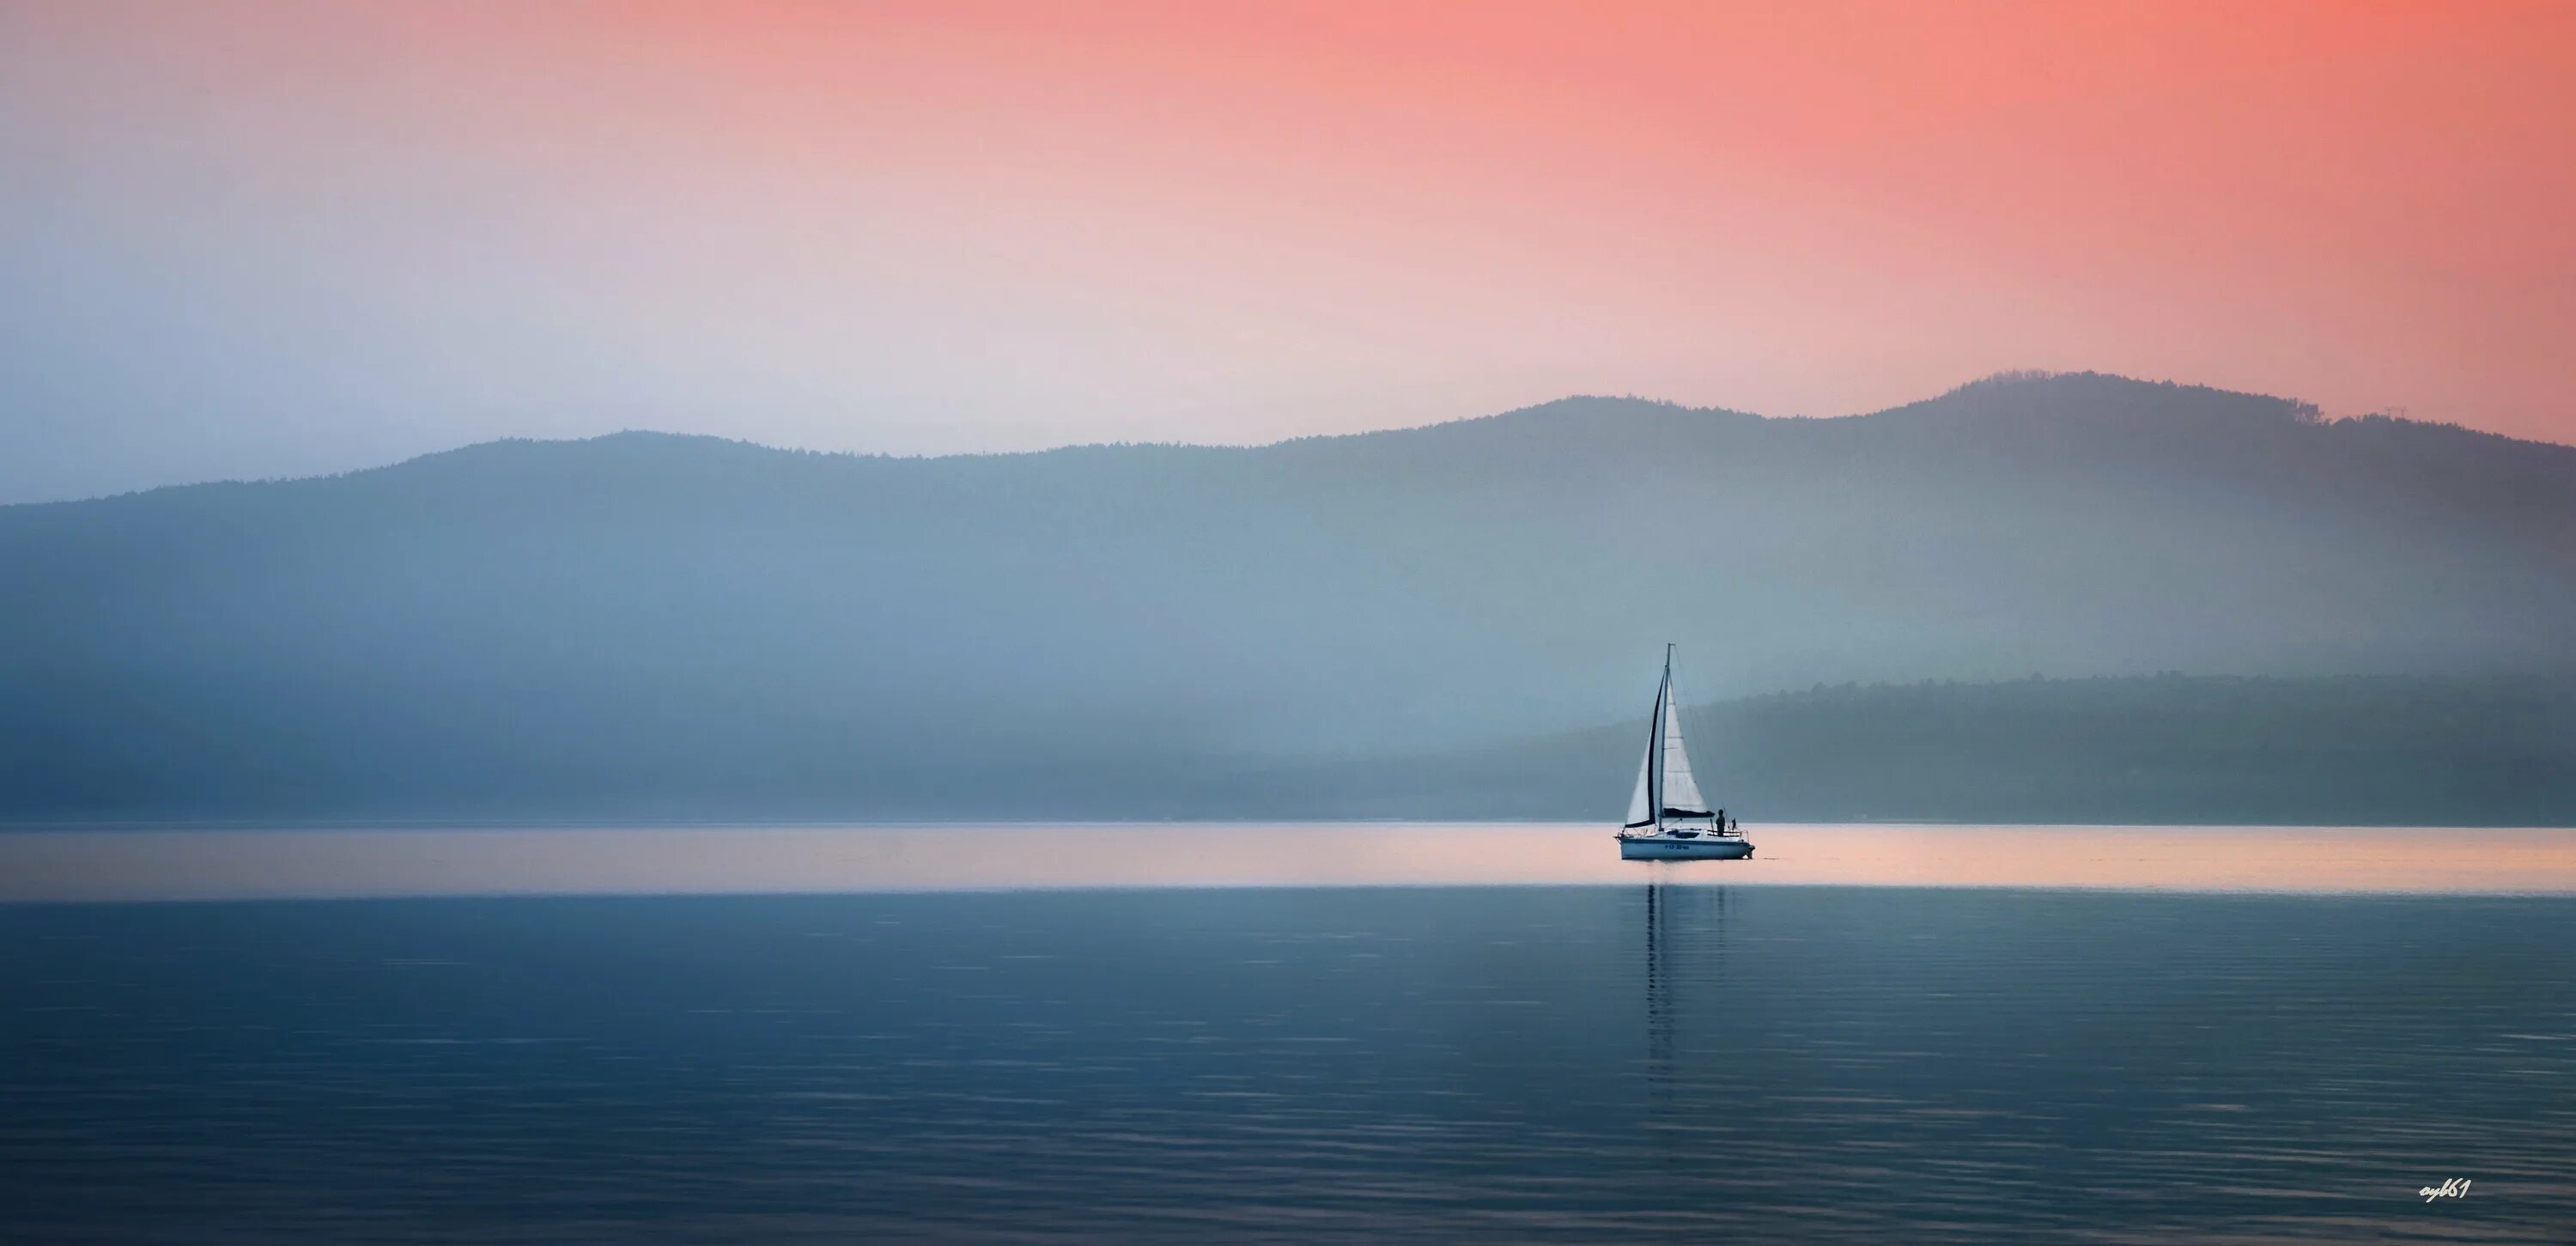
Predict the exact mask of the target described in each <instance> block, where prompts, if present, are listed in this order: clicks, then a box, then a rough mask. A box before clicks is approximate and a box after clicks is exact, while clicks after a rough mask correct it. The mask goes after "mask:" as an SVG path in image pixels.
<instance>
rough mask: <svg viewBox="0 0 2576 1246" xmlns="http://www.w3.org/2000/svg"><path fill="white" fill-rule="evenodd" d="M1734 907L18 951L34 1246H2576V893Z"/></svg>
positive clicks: (0, 1159) (2022, 893)
mask: <svg viewBox="0 0 2576 1246" xmlns="http://www.w3.org/2000/svg"><path fill="white" fill-rule="evenodd" d="M1821 833H1822V832H1819V834H1821ZM1854 833H1855V834H1859V833H1861V832H1854ZM1871 833H1876V832H1871ZM1921 833H1931V832H1921ZM1943 833H1948V832H1943ZM478 834H494V833H488V832H483V833H478ZM2227 834H2248V833H2245V832H2228V833H2227ZM0 838H8V837H0ZM1585 838H1586V841H1587V842H1589V841H1591V840H1594V839H1597V838H1598V837H1597V836H1586V837H1585ZM1756 838H1757V841H1759V840H1760V836H1757V837H1756ZM1787 838H1788V839H1794V837H1787ZM207 842H211V841H207ZM304 842H314V843H321V842H330V841H329V840H327V838H326V839H315V840H307V841H304ZM1784 842H1787V840H1786V839H1784ZM1594 846H1595V847H1597V848H1599V849H1601V850H1605V851H1606V850H1607V849H1608V847H1609V845H1608V844H1607V842H1606V840H1605V841H1600V842H1599V843H1597V844H1595V845H1594ZM2529 848H2530V846H2529V845H2523V846H2522V847H2519V848H2516V849H2514V851H2516V852H2521V851H2526V850H2528V849H2529ZM1765 851H1766V852H1768V851H1769V845H1768V844H1766V845H1765ZM2105 851H2106V852H2109V853H2111V854H2112V855H2117V853H2118V852H2119V851H2122V850H2118V849H2106V850H2105ZM22 860H23V858H22ZM1760 863H1761V862H1760V860H1759V859H1757V861H1756V862H1755V863H1754V864H1760ZM451 864H454V863H453V862H452V861H451ZM1726 865H1727V863H1715V862H1712V863H1699V864H1696V865H1692V866H1687V867H1683V868H1681V869H1675V868H1671V867H1656V866H1644V865H1638V866H1631V867H1629V870H1628V871H1626V872H1624V873H1622V874H1619V875H1616V876H1617V877H1622V878H1624V879H1625V881H1624V882H1621V883H1618V884H1591V885H1577V886H1511V887H1486V886H1443V887H1408V886H1369V887H1323V888H1317V887H1295V886H1275V887H1266V888H1253V889H1242V888H1218V887H1205V886H1170V887H1159V888H1149V889H1138V890H1090V891H1078V890H1077V891H972V892H946V893H921V892H911V893H899V892H880V893H876V894H848V895H746V894H734V895H699V896H639V895H587V896H580V895H574V896H554V897H543V898H540V897H492V896H482V897H448V898H398V899H388V898H369V899H354V900H352V899H343V900H324V901H314V900H293V901H286V900H257V901H244V900H224V901H215V902H203V903H184V904H173V903H125V902H102V903H30V904H18V905H9V906H0V1011H5V1015H6V1016H7V1017H8V1022H7V1024H6V1025H5V1026H0V1239H5V1240H9V1241H13V1242H15V1241H28V1242H52V1241H66V1242H69V1241H167V1242H209V1241H215V1242H222V1241H239V1242H254V1241H256V1242H272V1241H315V1242H323V1241H329V1242H341V1241H441V1242H444V1241H468V1242H528V1243H538V1242H688V1243H696V1242H706V1243H716V1242H792V1243H804V1242H815V1243H822V1242H850V1243H868V1242H905V1241H1015V1242H1016V1241H1025V1242H1041V1241H1048V1242H1052V1241H1072V1240H1107V1241H1167V1242H1204V1241H1211V1240H1262V1241H1277V1242H1305V1241H1316V1240H1353V1241H1359V1240H1368V1241H1379V1240H1417V1241H1443V1242H1446V1241H1462V1240H1491V1241H1520V1240H1532V1241H1566V1242H1576V1241H1582V1242H1593V1241H1632V1240H1645V1241H1677V1242H1678V1241H1691V1242H1705V1241H1750V1242H1773V1241H1826V1242H1961V1243H1972V1242H1973V1243H1994V1242H2063V1241H2093V1242H2157V1243H2163V1242H2173V1243H2181V1242H2264V1241H2333V1242H2347V1241H2426V1242H2433V1241H2441V1242H2464V1241H2465V1242H2479V1241H2514V1242H2566V1241H2570V1240H2576V1175H2571V1174H2576V992H2571V990H2570V987H2569V985H2568V984H2569V982H2570V980H2571V977H2576V899H2571V898H2565V897H2556V896H2504V895H2483V896H2481V895H2444V894H2414V895H2366V894H2337V895H2282V894H2251V893H2246V894H2206V893H2193V892H2190V891H2183V890H2166V891H2159V890H2098V889H2097V890H2076V889H2037V890H2034V889H2017V888H2011V887H1910V886H1840V885H1814V886H1795V887H1783V886H1769V885H1763V883H1762V882H1761V881H1739V880H1741V879H1744V878H1747V877H1752V876H1749V875H1731V874H1728V873H1725V872H1723V871H1724V869H1725V866H1726ZM335 868H337V867H335ZM994 868H1001V867H999V866H996V867H994ZM2051 868H2056V867H2051ZM725 877H728V878H736V879H737V881H738V880H739V876H733V875H727V876H725ZM1676 880H1687V881H1692V882H1696V883H1699V884H1701V885H1689V886H1683V885H1674V883H1675V881H1676ZM93 881H94V880H93ZM447 881H448V882H453V881H455V880H454V879H453V878H450V879H448V880H447ZM487 881H488V880H487ZM625 881H626V882H628V883H631V882H633V881H635V880H634V879H631V878H629V879H626V880H625ZM1274 881H1275V880H1274ZM1370 881H1377V880H1374V879H1372V880H1370ZM1772 881H1779V880H1777V879H1774V880H1772ZM11 885H12V886H13V887H17V888H19V889H21V890H22V891H23V890H25V889H26V886H27V885H26V884H25V882H24V880H23V879H19V880H16V881H13V882H12V884H11ZM47 885H48V886H56V887H59V886H61V885H62V883H61V879H60V878H59V877H57V878H55V879H54V881H53V882H51V883H48V884H47ZM408 885H412V886H414V887H416V888H424V889H425V888H426V884H425V883H424V882H423V881H422V879H421V878H420V877H417V876H415V877H413V878H412V879H411V881H410V883H409V884H408ZM442 885H443V884H442ZM735 889H737V890H739V889H744V888H735ZM755 889H757V888H755ZM2289 889H2290V888H2286V887H2279V886H2275V887H2274V888H2272V890H2289ZM2534 889H2536V890H2545V889H2546V888H2545V887H2544V888H2534ZM2329 890H2365V889H2363V888H2349V887H2347V888H2329ZM2455 1177H2464V1178H2469V1179H2472V1180H2473V1182H2474V1184H2473V1185H2472V1186H2471V1187H2470V1192H2469V1194H2468V1196H2467V1197H2465V1198H2461V1199H2455V1200H2443V1201H2440V1202H2435V1203H2427V1202H2425V1201H2424V1200H2423V1199H2421V1198H2420V1197H2418V1196H2417V1193H2416V1191H2417V1190H2419V1189H2420V1188H2422V1187H2425V1186H2428V1185H2438V1184H2440V1183H2441V1182H2442V1181H2444V1180H2446V1179H2449V1178H2455Z"/></svg>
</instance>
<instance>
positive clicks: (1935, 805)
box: [1233, 675, 2576, 826]
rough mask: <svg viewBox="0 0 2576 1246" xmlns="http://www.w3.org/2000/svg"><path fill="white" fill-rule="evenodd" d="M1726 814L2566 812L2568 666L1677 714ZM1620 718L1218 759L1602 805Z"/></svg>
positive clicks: (1284, 808)
mask: <svg viewBox="0 0 2576 1246" xmlns="http://www.w3.org/2000/svg"><path fill="white" fill-rule="evenodd" d="M1688 732H1689V733H1690V735H1691V738H1692V740H1693V742H1694V743H1693V746H1692V754H1693V758H1694V761H1695V763H1696V765H1695V769H1696V770H1697V772H1698V773H1699V775H1700V776H1701V781H1702V783H1703V784H1704V785H1705V787H1706V789H1707V790H1708V792H1709V793H1710V795H1711V799H1712V800H1713V801H1716V802H1719V803H1724V804H1728V805H1729V806H1730V812H1732V813H1733V814H1734V815H1735V816H1737V817H1739V818H1744V819H1759V820H1765V821H1784V820H1807V821H1861V820H1872V819H1888V820H1930V821H1956V822H2114V823H2204V824H2207V823H2247V824H2316V825H2412V826H2442V825H2489V826H2576V679H2566V678H2561V679H2541V680H2533V679H2520V678H2516V679H2494V678H2489V679H2451V678H2386V677H2383V678H2325V679H2265V678H2186V677H2184V676H2180V675H2164V676H2152V677H2145V678H2131V679H2079V680H2036V679H2025V680H2015V681H2012V682H2008V683H1996V684H1948V683H1926V684H1915V685H1879V686H1875V687H1842V688H1817V689H1813V690H1810V691H1806V692H1797V693H1784V694H1778V695H1773V696H1763V697H1753V698H1748V699H1745V700H1740V701H1733V702H1728V703H1725V704H1721V705H1715V706H1709V707H1706V708H1704V709H1702V710H1700V711H1698V712H1697V713H1695V714H1693V715H1692V716H1691V721H1690V722H1689V724H1688ZM1644 740H1645V723H1644V720H1643V718H1642V716H1641V717H1640V718H1639V720H1638V721H1637V722H1634V723H1624V724H1620V725H1617V726H1613V727H1603V728H1596V729H1593V730H1589V731H1581V732H1573V733H1568V734H1564V735H1559V736H1552V737H1546V738H1539V739H1530V740H1518V741H1511V742H1508V743H1505V744H1500V745H1495V746H1491V747H1487V748H1481V749H1470V750H1463V751H1460V752H1456V753H1450V754H1443V755H1439V756H1426V757H1416V758H1395V759H1383V760H1373V761H1354V762H1346V763H1341V764H1337V765H1324V766H1316V767H1312V768H1286V769H1282V770H1279V771H1276V772H1272V773H1268V774H1260V775H1246V776H1240V777H1238V778H1235V779H1234V780H1233V783H1234V784H1235V785H1236V786H1237V787H1238V788H1239V790H1241V791H1242V792H1243V793H1244V794H1243V796H1242V797H1240V799H1242V801H1243V803H1245V804H1248V805H1253V806H1256V807H1267V808H1271V809H1274V810H1278V811H1281V812H1282V814H1283V816H1299V817H1419V818H1455V817H1469V816H1486V817H1550V818H1570V819H1580V818H1598V819H1603V820H1605V821H1606V820H1608V819H1611V818H1612V817H1613V816H1614V815H1617V814H1618V813H1620V812H1621V811H1622V810H1623V809H1624V808H1625V806H1624V804H1623V803H1622V802H1624V801H1625V800H1626V798H1627V787H1626V786H1625V785H1626V784H1629V783H1633V782H1634V777H1635V774H1636V768H1637V754H1638V751H1639V749H1640V748H1641V746H1642V745H1643V743H1644Z"/></svg>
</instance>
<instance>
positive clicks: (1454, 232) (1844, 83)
mask: <svg viewBox="0 0 2576 1246" xmlns="http://www.w3.org/2000/svg"><path fill="white" fill-rule="evenodd" d="M2571 154H2576V4H2567V3H2543V4H2479V3H2444V4H2426V5H2413V4H2370V3H2364V2H2361V0H2341V2H2337V3H2325V4H2304V3H2262V2H2259V0H2258V2H2252V3H2189V2H2183V0H2169V2H2160V3H2153V4H2146V3H2137V4H2110V3H2101V4H2065V3H2035V4H2034V3H1979V2H1976V0H1957V2H1952V3H1943V4H1919V3H1895V4H1881V3H1848V2H1839V0H1828V2H1824V3H1812V2H1810V3H1797V4H1789V3H1780V4H1724V3H1691V4H1666V3H1637V4H1616V3H1602V2H1599V0H1592V2H1586V3H1566V4H1520V3H1504V2H1494V3H1455V4H1450V3H1442V4H1389V3H1357V2H1353V3H1324V4H1314V3H1292V2H1284V0H1283V2H1274V3H1246V4H1204V3H1174V4H1150V3H1148V4H1131V3H1116V2H1110V0H1099V2H1090V0H1087V2H1086V3H1081V4H1048V3H1021V4H993V3H980V2H976V0H938V2H935V3H922V4H912V3H902V2H898V0H885V2H881V3H856V2H853V3H812V4H791V3H772V4H763V3H743V2H734V3H724V4H712V3H710V4H663V3H585V4H575V3H553V4H526V5H520V4H497V3H494V4H484V3H472V2H469V0H455V2H452V3H443V4H418V3H407V2H404V0H378V2H373V3H367V4H349V3H342V2H338V0H330V2H325V3H309V4H308V3H300V2H289V0H276V2H270V3H229V2H226V0H196V2H191V3H184V4H182V3H141V4H127V3H118V2H115V0H64V2H61V3H46V2H41V0H0V502H19V501H32V500H46V499H56V498H69V497H80V496H88V495H94V494H99V493H107V492H116V491H122V490H128V489H134V488H141V487H149V486H153V485H160V484H168V483H177V482H184V481H194V480H205V479H220V478H240V477H267V476H281V475H300V474H309V473H314V472H323V471H336V470H344V469H348V468H353V467H362V466H370V465H374V464H379V463H384V462H390V461H394V460H398V459H401V458H404V457H408V456H411V455H415V454H420V453H425V452H430V451H435V450H440V449H446V448H450V447H453V446H457V445H461V444H466V443H470V442H476V441H484V440H489V439H492V438H495V437H503V436H535V437H574V436H587V435H592V434H597V433H602V432H609V431H614V430H618V429H624V428H657V429H666V430H671V431H682V432H702V433H713V434H718V435H723V436H728V437H739V438H745V439H749V440H754V441H761V442H766V443H770V444H776V445H791V446H804V447H811V448H817V449H833V450H863V451H882V452H891V453H904V454H914V453H949V452H957V451H968V450H997V449H1029V448H1037V447H1043V446H1050V445H1060V444H1065V443H1070V442H1088V441H1104V440H1111V441H1114V440H1140V441H1141V440H1153V441H1170V440H1178V441H1194V442H1257V441H1269V440H1275V439H1279V438H1283V437H1290V436H1297V435H1302V434H1308V433H1328V432H1347V431H1355V430H1360V429H1367V428H1379V427H1389V426H1396V425H1408V424H1419V423H1425V422H1430V421H1435V420H1445V419H1455V418H1462V417H1467V416H1474V415H1483V414H1490V413H1493V412H1496V411H1501V410H1507V409H1510V408H1514V407H1519V406H1525V405H1529V404H1532V403H1537V402H1543V401H1546V400H1548V399H1552V398H1556V397H1561V396H1564V395H1567V394H1574V393H1605V394H1640V395H1646V396H1652V397H1659V398H1669V399H1673V400H1677V401H1682V402H1687V403H1691V404H1695V405H1715V406H1725V407H1730V408H1734V409H1738V410H1749V411H1755V412H1759V413H1763V414H1770V415H1791V414H1804V415H1839V414H1849V413H1854V412H1862V411H1870V410H1876V409H1880V408H1884V407H1888V406H1893V405H1896V404H1900V403H1903V402H1907V401H1910V400H1913V399H1916V398H1921V397H1926V396H1929V395H1931V394H1934V393H1937V392H1939V391H1941V390H1944V389H1947V388H1950V387H1951V386H1954V385H1956V384H1958V383H1960V382H1962V381H1965V380H1968V379H1971V378H1974V377H1977V376H1981V375H1985V374H1988V373H1992V372H1995V371H1999V370H2005V369H2020V368H2039V369H2063V370H2081V369H2098V370H2102V371H2108V372H2118V373H2123V374H2127V375H2133V376H2140V377H2147V378H2151V379H2173V380H2180V381H2188V382H2196V383H2204V384H2211V385H2218V386H2222V387H2226V388H2234V389H2245V390H2254V391H2260V392H2265V393H2273V394H2279V395H2283V396H2288V397H2295V398H2300V399H2304V400H2307V401H2312V402H2316V403H2318V404H2320V405H2321V406H2322V407H2323V408H2324V410H2325V412H2326V413H2327V414H2328V415H2349V414H2359V413H2364V412H2371V411H2402V412H2404V413H2406V414H2410V415H2413V416H2416V417H2418V418H2427V419H2440V420H2448V421H2453V422H2457V423H2462V424H2467V425H2470V426H2473V427H2478V428H2484V429H2491V430H2494V431H2497V432H2503V433H2508V434H2512V435H2516V436H2522V437H2531V438H2541V439H2548V440H2557V441H2569V442H2576V400H2571V397H2570V395H2571V394H2576V350H2571V349H2569V342H2570V341H2571V340H2576V159H2571Z"/></svg>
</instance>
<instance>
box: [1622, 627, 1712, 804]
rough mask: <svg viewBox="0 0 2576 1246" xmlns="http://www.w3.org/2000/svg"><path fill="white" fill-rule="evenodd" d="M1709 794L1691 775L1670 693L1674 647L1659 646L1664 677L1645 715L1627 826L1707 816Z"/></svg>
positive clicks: (1679, 719) (1677, 700) (1676, 706)
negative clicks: (1652, 708)
mask: <svg viewBox="0 0 2576 1246" xmlns="http://www.w3.org/2000/svg"><path fill="white" fill-rule="evenodd" d="M1714 816H1715V815H1714V814H1711V813H1710V812H1709V809H1708V799H1707V798H1706V797H1704V796H1701V795H1700V794H1699V781H1698V780H1697V779H1694V778H1692V777H1691V767H1690V751H1689V750H1688V749H1687V748H1685V747H1684V746H1683V744H1682V710H1681V704H1680V698H1679V697H1677V696H1675V695H1674V693H1673V647H1672V646H1671V645H1666V646H1664V682H1663V683H1662V684H1661V685H1660V686H1658V687H1657V688H1656V689H1655V712H1654V715H1653V716H1652V717H1650V718H1648V719H1647V720H1646V755H1645V756H1644V757H1642V758H1639V759H1638V761H1637V790H1636V792H1635V794H1633V795H1631V796H1630V797H1629V798H1628V821H1627V828H1628V829H1630V830H1634V829H1636V828H1638V827H1641V826H1660V825H1662V823H1663V821H1664V819H1666V818H1712V817H1714Z"/></svg>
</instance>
